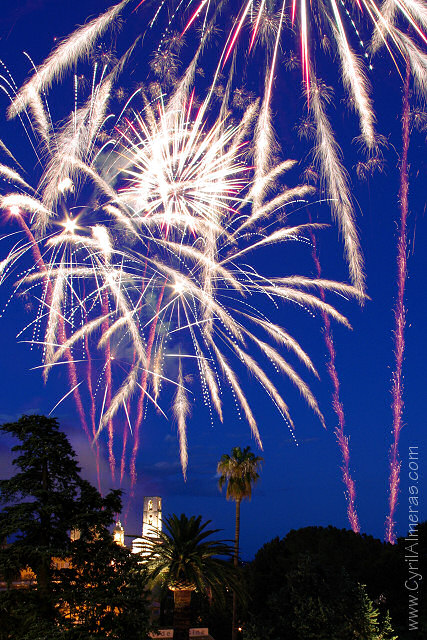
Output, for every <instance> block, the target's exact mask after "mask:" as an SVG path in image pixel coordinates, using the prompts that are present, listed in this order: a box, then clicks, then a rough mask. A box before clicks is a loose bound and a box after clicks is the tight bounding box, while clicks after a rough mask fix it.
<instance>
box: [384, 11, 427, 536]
mask: <svg viewBox="0 0 427 640" xmlns="http://www.w3.org/2000/svg"><path fill="white" fill-rule="evenodd" d="M402 14H403V15H404V16H405V18H406V19H407V20H408V21H409V26H407V28H406V30H405V32H404V31H403V30H402V24H401V22H402V19H401V16H402ZM381 16H382V21H381V24H380V25H379V28H378V29H377V30H376V32H375V33H374V36H373V39H372V50H373V51H376V50H377V49H379V48H380V47H381V46H386V47H387V49H388V50H389V51H390V52H391V53H392V52H393V51H394V52H397V54H398V55H400V56H401V57H402V58H403V59H404V60H405V61H406V73H405V78H404V86H403V99H402V118H401V121H402V156H401V162H400V189H399V205H400V221H399V234H398V241H397V259H396V262H397V296H396V302H395V307H394V318H395V329H394V354H395V368H394V372H393V378H392V414H393V428H392V438H393V441H392V444H391V446H390V451H389V462H390V475H389V497H388V502H389V511H388V515H387V518H386V522H385V540H386V541H387V542H390V543H394V542H396V534H395V522H394V516H395V511H396V507H397V501H398V493H399V484H400V459H399V439H400V432H401V430H402V427H403V406H404V397H403V361H404V354H405V324H406V317H405V289H406V278H407V221H408V214H409V203H408V195H409V163H408V152H409V141H410V117H411V109H410V95H411V93H412V92H411V87H413V89H414V91H413V93H414V94H415V95H418V96H420V97H421V99H423V100H425V98H426V97H427V73H426V69H427V54H426V53H425V45H426V44H427V37H426V35H425V34H426V31H427V11H426V7H425V5H424V4H423V3H420V2H416V1H415V2H414V1H412V0H405V1H401V2H399V3H398V2H395V1H392V0H384V2H383V4H382V6H381Z"/></svg>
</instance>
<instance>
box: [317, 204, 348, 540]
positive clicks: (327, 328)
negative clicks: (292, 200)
mask: <svg viewBox="0 0 427 640" xmlns="http://www.w3.org/2000/svg"><path fill="white" fill-rule="evenodd" d="M310 222H311V216H310ZM310 236H311V241H312V244H313V252H312V255H313V260H314V264H315V265H316V272H317V277H318V278H320V277H321V266H320V261H319V256H318V254H317V250H316V237H315V235H314V233H313V232H312V231H310ZM320 295H321V297H322V300H323V301H324V300H325V294H324V292H323V290H321V292H320ZM322 320H323V324H324V332H323V336H324V339H325V344H326V348H327V350H328V354H329V362H328V365H327V367H328V373H329V377H330V379H331V382H332V386H333V393H332V407H333V409H334V411H335V414H336V416H337V418H338V427H337V428H336V429H335V436H336V439H337V442H338V446H339V448H340V451H341V455H342V467H341V471H342V479H343V482H344V485H345V487H346V499H347V517H348V520H349V522H350V526H351V528H352V530H353V531H354V532H355V533H359V532H360V524H359V518H358V515H357V511H356V486H355V483H354V480H353V478H352V477H351V473H350V449H349V442H348V437H347V436H346V435H345V433H344V427H345V416H344V407H343V405H342V402H341V400H340V381H339V378H338V373H337V368H336V365H335V356H336V354H335V347H334V340H333V337H332V329H331V322H330V320H329V317H328V315H327V314H326V313H325V312H324V311H322Z"/></svg>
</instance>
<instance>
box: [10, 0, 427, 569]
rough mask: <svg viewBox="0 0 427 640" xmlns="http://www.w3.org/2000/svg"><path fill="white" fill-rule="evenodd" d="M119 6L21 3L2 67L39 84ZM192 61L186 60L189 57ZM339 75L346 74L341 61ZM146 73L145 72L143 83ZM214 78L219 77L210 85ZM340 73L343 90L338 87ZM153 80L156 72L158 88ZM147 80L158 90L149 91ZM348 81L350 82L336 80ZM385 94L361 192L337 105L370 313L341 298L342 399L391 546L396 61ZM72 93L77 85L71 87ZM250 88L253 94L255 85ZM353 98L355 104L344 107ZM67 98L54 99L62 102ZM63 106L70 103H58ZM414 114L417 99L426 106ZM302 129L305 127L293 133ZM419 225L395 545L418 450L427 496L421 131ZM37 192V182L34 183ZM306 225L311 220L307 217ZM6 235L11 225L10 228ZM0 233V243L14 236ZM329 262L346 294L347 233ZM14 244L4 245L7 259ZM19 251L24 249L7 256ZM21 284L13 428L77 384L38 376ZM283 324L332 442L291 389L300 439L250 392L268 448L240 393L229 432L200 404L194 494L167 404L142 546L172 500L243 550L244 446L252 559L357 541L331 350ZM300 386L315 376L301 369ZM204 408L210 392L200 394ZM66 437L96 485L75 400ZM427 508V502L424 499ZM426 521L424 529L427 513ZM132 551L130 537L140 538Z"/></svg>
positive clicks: (282, 125)
mask: <svg viewBox="0 0 427 640" xmlns="http://www.w3.org/2000/svg"><path fill="white" fill-rule="evenodd" d="M108 6H109V4H108V3H107V2H104V1H101V0H91V1H85V2H82V1H81V0H77V1H76V2H74V3H58V2H53V0H52V1H50V0H38V1H37V0H33V1H30V0H29V1H28V2H18V3H14V6H13V7H11V8H6V10H4V9H2V12H1V14H0V59H1V60H2V61H3V62H4V63H5V64H6V65H7V67H8V68H9V69H10V71H11V72H12V74H13V76H14V77H15V79H16V82H17V83H18V84H19V83H21V82H22V81H23V80H24V79H25V77H26V75H27V74H28V73H29V72H30V67H29V62H28V59H27V58H25V56H24V55H23V51H26V52H28V53H29V54H30V56H31V57H32V59H33V60H34V62H35V63H36V64H37V63H40V62H41V61H42V60H43V59H44V58H45V57H46V55H48V53H49V51H50V50H51V48H52V47H53V46H54V44H55V42H56V41H57V39H58V38H59V39H60V38H62V37H64V36H66V35H67V34H69V33H70V32H71V31H72V30H73V29H74V28H75V26H76V25H79V24H83V23H84V21H85V20H86V19H87V18H88V17H89V16H91V17H93V16H94V15H97V14H98V13H99V12H101V11H102V10H105V9H106V8H107V7H108ZM157 6H158V3H157V2H149V3H148V4H147V5H146V7H145V10H144V12H142V11H141V12H135V14H132V16H133V17H132V21H131V23H130V26H128V23H125V25H124V26H123V30H122V31H123V32H124V33H126V29H132V30H133V31H134V32H138V30H144V29H145V26H146V21H147V19H149V18H147V16H149V15H150V12H152V13H154V12H155V9H156V7H157ZM156 35H158V34H157V33H156V30H155V29H154V30H152V31H150V32H148V35H147V36H146V38H145V40H144V43H143V45H142V46H145V47H146V48H147V49H149V48H150V47H151V49H150V50H152V48H153V45H152V42H154V41H155V37H156ZM184 55H185V54H184ZM335 64H336V65H338V63H337V62H336V61H335ZM136 71H139V72H140V73H142V75H144V70H142V72H141V69H138V70H135V74H136ZM323 73H324V77H325V78H326V79H327V80H328V82H329V81H330V82H332V80H333V78H332V71H331V70H328V69H325V70H324V72H323ZM208 74H209V67H208V68H207V69H205V75H208ZM328 74H330V75H331V79H330V78H329V77H328ZM146 75H147V74H146ZM142 79H143V80H145V78H144V77H143V78H142ZM334 81H335V82H336V79H335V80H334ZM370 81H371V83H372V85H373V97H374V106H375V110H376V115H377V127H378V131H379V132H380V133H381V134H382V135H384V136H385V137H386V139H387V143H388V144H387V147H385V150H384V156H385V168H384V172H383V173H381V174H377V175H375V176H374V177H373V178H370V179H369V180H368V181H365V182H361V181H358V180H357V177H356V175H355V171H354V168H355V165H356V163H357V161H358V159H360V157H361V155H360V153H359V152H358V147H357V144H355V143H354V142H352V139H353V138H354V137H355V136H357V122H356V123H355V118H354V117H352V116H350V115H348V110H347V108H346V107H345V105H344V104H343V98H342V95H341V93H342V91H341V90H340V89H339V88H337V93H336V97H335V99H334V105H333V106H334V125H335V127H336V129H337V132H338V134H339V135H338V137H339V139H340V141H342V149H343V158H344V163H345V166H346V167H347V169H348V171H349V174H350V178H351V181H352V186H353V190H352V192H353V197H354V202H355V207H356V213H357V224H358V229H359V232H360V238H361V244H362V248H363V253H364V257H365V269H366V274H367V291H368V295H369V298H370V299H369V300H368V301H367V302H366V303H365V305H363V307H361V306H359V305H358V304H357V302H355V301H347V300H340V299H338V300H334V303H335V304H336V305H337V307H338V308H339V310H340V311H341V312H342V313H344V314H345V315H346V316H347V317H348V319H349V321H350V323H351V325H352V330H348V329H347V328H345V327H342V326H338V325H336V324H333V336H334V341H335V347H336V353H337V356H336V362H337V372H338V376H339V379H340V385H341V400H342V403H343V406H344V411H345V416H346V434H347V435H348V436H349V438H350V468H351V472H352V476H353V479H354V481H355V484H356V506H357V511H358V515H359V519H360V524H361V531H362V532H365V533H367V534H371V535H374V536H375V537H378V538H383V536H384V522H385V518H386V515H387V486H388V473H389V467H388V450H389V447H390V444H391V428H392V412H391V378H392V371H393V367H394V361H393V328H394V324H393V323H394V316H393V304H394V300H395V297H396V265H395V262H396V239H397V228H398V227H397V221H398V215H399V210H398V190H399V157H400V153H401V138H400V135H401V134H400V112H401V81H400V78H399V75H398V74H397V72H396V69H395V68H394V67H393V64H392V62H391V60H389V59H388V58H387V57H386V56H385V55H382V56H380V57H379V58H378V60H374V63H373V70H372V72H371V75H370ZM67 82H68V84H69V87H68V88H67ZM248 82H249V80H248ZM276 82H277V91H276V93H275V98H274V102H273V110H274V115H275V126H276V131H277V136H278V139H279V141H280V144H281V148H282V153H283V156H284V157H292V158H296V159H297V160H298V161H300V162H301V163H302V164H304V162H307V156H306V148H305V147H304V144H303V143H301V142H298V139H297V137H296V136H295V118H296V115H297V112H298V110H299V109H301V101H300V102H298V100H296V99H295V88H294V86H295V85H291V84H290V83H289V78H285V77H284V74H283V75H282V74H281V73H278V77H277V81H276ZM62 84H63V86H64V87H66V88H65V89H62V91H63V92H64V93H63V94H62V96H67V97H66V98H65V100H69V95H72V78H71V76H70V75H69V77H68V78H66V79H65V80H64V81H63V83H62ZM340 91H341V93H340ZM53 94H54V92H53V91H52V96H53ZM54 100H55V98H53V97H52V101H53V102H52V103H51V96H50V95H49V102H50V103H51V106H52V104H53V107H52V108H53V111H54V112H55V113H56V111H58V112H59V111H60V109H59V106H60V105H58V103H56V104H55V102H54ZM56 100H58V98H56ZM412 100H413V102H414V103H415V102H416V97H415V95H412ZM7 105H8V100H7V98H6V96H2V97H1V98H0V110H1V112H2V113H4V112H5V110H6V108H7ZM289 122H291V123H292V125H290V124H289ZM0 132H1V133H0V138H1V139H2V140H4V141H5V142H6V143H7V145H8V146H9V148H12V149H13V150H14V151H16V156H17V158H18V159H19V160H20V162H21V163H22V164H23V166H24V167H26V168H27V170H28V173H29V175H31V162H34V161H32V159H31V158H32V156H31V153H30V151H28V149H27V147H28V144H27V141H26V140H25V137H24V136H23V134H22V132H21V131H20V129H19V127H18V126H17V125H16V123H7V122H6V118H3V117H2V118H1V120H0ZM409 153H410V156H409V157H410V196H409V198H410V213H409V221H408V239H409V241H408V282H407V292H406V305H405V306H406V310H407V314H406V321H407V326H406V332H405V336H406V353H405V361H404V401H405V407H404V429H403V431H402V434H401V440H400V447H399V450H400V457H401V487H400V495H399V504H398V507H397V512H396V525H397V527H396V528H397V534H398V535H404V534H405V533H406V530H407V527H408V484H409V482H410V481H409V477H408V473H409V470H410V469H409V453H408V451H409V447H418V451H419V461H418V463H419V473H420V480H419V482H420V487H422V486H423V483H424V486H425V477H426V467H427V463H426V462H425V457H424V452H425V451H426V450H427V449H426V444H427V442H426V441H427V437H426V429H425V400H424V399H425V388H426V382H427V380H426V367H425V359H426V355H427V334H426V331H425V318H426V314H427V308H426V307H427V304H426V296H425V277H426V274H427V252H426V251H425V246H426V241H427V228H426V227H427V225H426V216H425V209H426V198H425V183H426V163H425V133H424V134H420V133H417V132H416V131H415V130H413V131H412V133H411V143H410V151H409ZM27 178H28V176H27ZM310 212H311V213H312V215H313V216H314V217H315V218H317V219H319V220H321V221H322V222H323V221H328V220H329V218H328V216H329V212H328V206H327V203H324V202H321V203H319V204H318V205H313V207H312V208H311V211H310ZM295 215H296V217H297V219H299V221H301V218H302V216H303V215H304V216H305V215H306V212H302V211H301V212H300V213H297V214H295ZM2 223H3V225H4V226H5V229H4V233H5V234H6V232H7V231H8V230H7V228H6V227H7V223H6V222H5V221H4V219H3V221H2ZM0 233H2V231H1V230H0ZM318 243H319V255H320V261H321V264H322V270H323V273H324V274H325V276H326V277H330V278H333V279H336V280H344V281H345V280H348V275H347V268H346V265H345V262H344V259H343V244H342V241H341V239H340V238H339V234H338V232H337V230H336V227H335V226H330V227H329V228H328V229H326V230H324V231H322V232H321V234H320V236H318ZM294 244H295V245H297V246H289V247H288V245H285V247H284V248H282V249H281V250H280V251H279V250H277V249H273V250H268V251H266V252H264V253H263V254H262V255H261V258H260V260H261V262H264V263H267V264H268V267H269V268H270V269H271V270H273V271H274V272H277V271H279V272H285V273H286V274H291V273H304V274H305V275H309V276H312V277H313V276H314V275H315V270H314V266H313V263H312V259H311V247H310V246H309V245H308V244H307V243H306V244H304V243H294ZM6 246H9V245H7V241H6V240H3V241H1V243H0V250H1V251H2V254H1V256H0V259H2V258H3V257H4V255H3V252H4V251H5V247H6ZM9 248H10V247H9ZM12 292H13V288H12V282H11V281H10V280H8V281H6V282H5V283H4V284H3V285H2V286H1V287H0V309H1V310H4V312H3V313H2V317H1V319H0V354H1V361H2V367H1V374H0V375H1V381H2V383H1V385H0V421H10V420H14V419H16V418H17V417H19V416H20V415H22V414H24V413H25V414H31V413H41V414H47V413H49V412H51V410H52V409H53V407H54V406H55V405H56V403H57V402H58V400H59V399H60V398H61V397H62V396H63V395H64V393H66V391H67V385H68V381H67V377H66V375H65V373H59V372H58V373H56V375H52V376H51V378H50V380H49V382H48V383H47V384H46V385H44V384H43V381H42V375H41V370H40V368H36V367H38V366H39V365H40V352H39V351H37V349H31V348H30V345H29V344H28V343H23V342H22V338H19V337H18V338H17V334H18V333H19V331H20V330H21V329H22V328H23V327H24V326H25V325H26V324H27V323H28V322H29V321H30V320H31V311H32V309H31V306H30V303H29V302H28V301H27V300H24V301H23V300H21V299H20V298H16V297H11V296H12ZM281 313H283V314H285V315H284V316H283V318H282V317H281V318H280V321H282V322H283V324H284V326H286V328H287V329H288V330H289V332H290V333H291V334H292V335H294V336H295V337H296V338H298V339H299V340H300V341H301V344H302V345H303V347H304V348H305V349H306V350H307V352H308V353H309V354H310V356H311V357H312V359H313V362H314V364H315V366H316V367H317V368H318V371H319V374H320V380H316V379H315V378H314V377H313V376H311V377H310V375H309V374H306V373H304V376H305V379H306V380H307V382H308V383H309V384H310V386H311V388H312V390H313V392H314V393H315V395H316V398H317V400H318V403H319V406H320V408H321V410H322V412H323V413H324V416H325V423H326V429H324V428H323V427H322V425H321V423H320V421H319V420H318V418H317V417H316V416H315V415H314V414H313V413H312V412H311V410H310V409H309V408H307V407H306V406H305V404H304V401H303V400H302V399H301V397H300V396H299V394H298V392H297V391H296V390H295V389H293V388H292V386H291V385H290V384H288V383H287V382H286V381H284V382H283V387H282V389H283V390H284V395H285V399H286V401H287V403H288V404H289V407H290V409H291V414H292V417H293V420H294V423H295V432H294V436H293V435H292V434H291V433H290V430H289V428H288V427H287V425H286V424H285V423H284V421H283V420H282V418H281V416H280V415H279V413H278V412H277V410H276V409H275V407H274V405H273V404H272V402H271V401H270V399H269V398H268V396H267V395H266V393H265V392H264V390H263V389H262V388H261V387H260V386H259V385H257V384H256V382H255V381H254V380H253V379H251V377H250V376H246V375H245V372H243V371H242V372H241V375H242V378H241V379H242V386H243V387H244V388H245V391H246V394H247V397H248V398H249V400H250V402H251V405H252V406H253V409H254V413H255V416H256V418H257V421H258V425H259V428H260V433H261V438H262V443H263V450H262V451H260V450H259V448H258V447H257V444H256V442H255V441H254V439H253V438H251V435H250V431H249V427H248V425H247V424H246V423H245V421H244V420H243V419H239V416H238V413H237V411H236V409H235V406H234V403H233V399H232V397H231V394H228V395H227V394H225V397H224V422H223V424H221V423H220V422H219V421H218V420H213V421H211V419H210V416H209V411H208V409H207V407H206V406H205V405H204V404H203V403H202V402H196V403H195V404H194V407H193V410H192V416H191V420H190V421H189V428H188V447H189V465H188V473H187V480H186V481H184V479H183V476H182V473H181V468H180V463H179V452H178V444H177V437H176V424H175V422H174V419H173V416H172V413H171V410H170V403H169V405H168V399H166V400H165V402H164V404H162V408H163V409H164V411H165V413H166V415H167V419H166V418H165V417H162V416H159V415H158V413H156V411H154V410H153V409H149V410H148V412H147V414H146V416H145V420H144V423H143V426H142V431H141V447H140V451H139V455H138V459H137V470H138V481H137V485H136V490H135V497H134V499H133V500H132V503H131V506H130V509H129V515H128V519H127V522H126V526H125V530H126V534H128V535H129V536H131V537H133V536H136V535H140V533H141V520H142V504H143V497H144V496H149V495H158V496H161V497H162V499H163V509H164V513H165V514H168V513H177V514H180V513H182V512H184V513H186V514H187V515H188V516H190V515H198V514H201V515H202V516H203V518H204V519H209V520H212V526H213V527H214V528H217V529H220V530H221V532H220V533H219V534H218V536H220V537H223V538H226V539H231V538H232V537H233V535H234V504H233V503H229V502H226V500H225V496H224V494H221V493H220V492H219V490H218V477H217V474H216V465H217V462H218V461H219V459H220V457H221V456H222V454H223V453H230V452H231V449H232V448H233V447H235V446H240V447H242V448H243V447H245V446H247V445H250V446H251V447H252V450H253V451H254V452H255V453H256V454H257V455H261V456H262V457H263V459H264V462H263V467H262V472H261V477H260V480H259V483H258V484H257V485H256V486H255V488H254V491H253V497H252V501H251V502H247V503H244V504H243V506H242V511H241V555H242V557H243V558H244V559H250V558H251V557H253V555H254V554H255V552H256V551H257V549H259V548H260V547H261V546H262V544H264V543H265V542H267V541H269V540H271V539H272V538H274V537H276V536H279V537H283V536H285V535H286V533H287V532H288V531H289V530H291V529H296V528H299V527H304V526H327V525H333V526H336V527H339V528H349V523H348V520H347V515H346V501H345V496H344V486H343V483H342V479H341V470H340V466H341V457H340V452H339V449H338V446H337V443H336V439H335V436H334V429H335V427H336V425H337V418H336V416H335V414H334V412H333V410H332V406H331V391H332V389H331V384H330V380H329V378H328V374H327V370H326V361H327V354H326V347H325V343H324V340H323V334H322V323H321V319H320V318H319V317H316V318H314V317H312V314H309V313H307V312H305V311H304V310H301V309H298V310H296V309H288V308H286V309H285V310H284V311H283V312H281ZM300 373H303V372H302V370H300ZM194 393H195V397H196V398H197V396H199V397H200V389H198V388H197V385H196V383H195V384H194ZM53 415H55V416H56V417H57V418H58V419H59V421H60V424H61V427H62V428H63V429H64V430H65V432H66V433H67V434H68V435H69V437H70V439H71V442H72V445H73V447H74V448H75V450H76V452H77V453H78V456H79V461H80V464H81V466H82V469H83V474H84V475H85V477H87V478H88V479H90V480H91V481H93V482H94V483H95V482H96V471H95V464H94V456H93V451H92V449H91V447H90V445H89V444H88V441H87V438H86V436H85V434H84V433H83V431H82V429H81V427H80V425H79V419H78V416H77V412H76V408H75V406H74V404H73V401H72V400H71V398H68V399H67V400H65V401H64V402H63V403H61V404H60V406H59V407H58V408H57V409H56V410H55V411H54V413H53ZM121 437H122V429H121V428H120V429H118V431H117V440H116V449H117V452H118V451H119V450H120V438H121ZM101 444H102V452H103V455H102V460H101V476H102V488H103V490H108V489H109V488H113V487H114V488H115V487H117V486H118V485H117V484H113V482H112V481H111V477H110V472H109V468H108V460H107V451H106V443H105V441H101ZM10 446H11V441H10V440H9V439H3V440H2V441H0V464H1V468H2V475H5V474H9V473H11V472H12V466H11V454H10ZM122 488H123V490H124V491H125V496H124V503H125V505H126V504H127V494H129V490H130V479H129V476H128V474H127V475H126V477H125V479H124V483H123V487H122ZM424 504H425V499H424ZM420 519H425V507H424V506H423V502H422V501H421V506H420ZM129 539H130V538H128V540H129Z"/></svg>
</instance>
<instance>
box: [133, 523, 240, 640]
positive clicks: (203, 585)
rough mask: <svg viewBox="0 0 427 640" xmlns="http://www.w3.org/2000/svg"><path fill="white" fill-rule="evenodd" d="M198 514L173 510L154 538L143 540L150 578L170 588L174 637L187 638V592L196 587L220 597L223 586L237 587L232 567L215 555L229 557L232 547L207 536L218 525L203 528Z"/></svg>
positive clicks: (189, 617)
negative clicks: (178, 513) (162, 528)
mask: <svg viewBox="0 0 427 640" xmlns="http://www.w3.org/2000/svg"><path fill="white" fill-rule="evenodd" d="M210 522H211V521H210V520H207V521H206V522H204V523H202V516H198V517H195V516H191V518H187V516H186V515H184V514H181V516H180V517H179V518H178V516H177V515H175V514H173V515H171V516H169V517H168V518H166V519H165V521H164V530H163V531H161V532H159V534H158V538H157V539H155V540H152V539H151V540H146V549H147V551H148V552H149V555H148V556H147V557H146V558H145V561H146V563H147V565H148V569H149V575H150V578H151V579H152V581H153V582H155V581H157V580H160V581H161V582H162V584H163V586H165V587H167V588H168V589H169V590H170V591H173V596H174V618H173V627H174V639H175V640H187V639H188V638H189V629H190V622H191V609H190V605H191V594H192V592H193V591H199V592H201V593H204V594H208V595H213V596H216V597H218V598H219V599H224V595H225V590H226V588H227V587H229V588H231V589H233V592H234V591H235V590H236V588H238V584H239V583H238V580H237V572H236V569H235V567H234V566H233V565H232V564H231V563H230V562H227V561H226V560H224V559H221V558H218V557H217V556H226V557H228V558H231V557H232V555H233V548H232V547H231V546H230V545H229V544H227V543H226V542H224V541H222V540H208V539H207V538H209V536H211V535H212V534H215V533H217V532H218V531H219V529H206V527H207V526H208V525H209V523H210Z"/></svg>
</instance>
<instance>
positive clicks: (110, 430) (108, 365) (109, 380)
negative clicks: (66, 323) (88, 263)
mask: <svg viewBox="0 0 427 640" xmlns="http://www.w3.org/2000/svg"><path fill="white" fill-rule="evenodd" d="M102 313H103V315H105V316H108V313H109V307H108V298H107V294H106V292H105V291H103V292H102ZM108 328H109V321H108V318H107V319H106V320H104V322H103V323H102V333H105V332H106V331H108ZM105 382H106V385H107V396H106V408H107V409H108V408H109V407H110V404H111V388H112V384H113V382H112V378H111V347H110V339H108V340H107V343H106V348H105ZM113 444H114V430H113V421H112V420H111V419H110V420H109V421H108V460H109V463H110V471H111V479H112V481H113V482H114V481H115V476H116V459H115V457H114V449H113Z"/></svg>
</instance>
